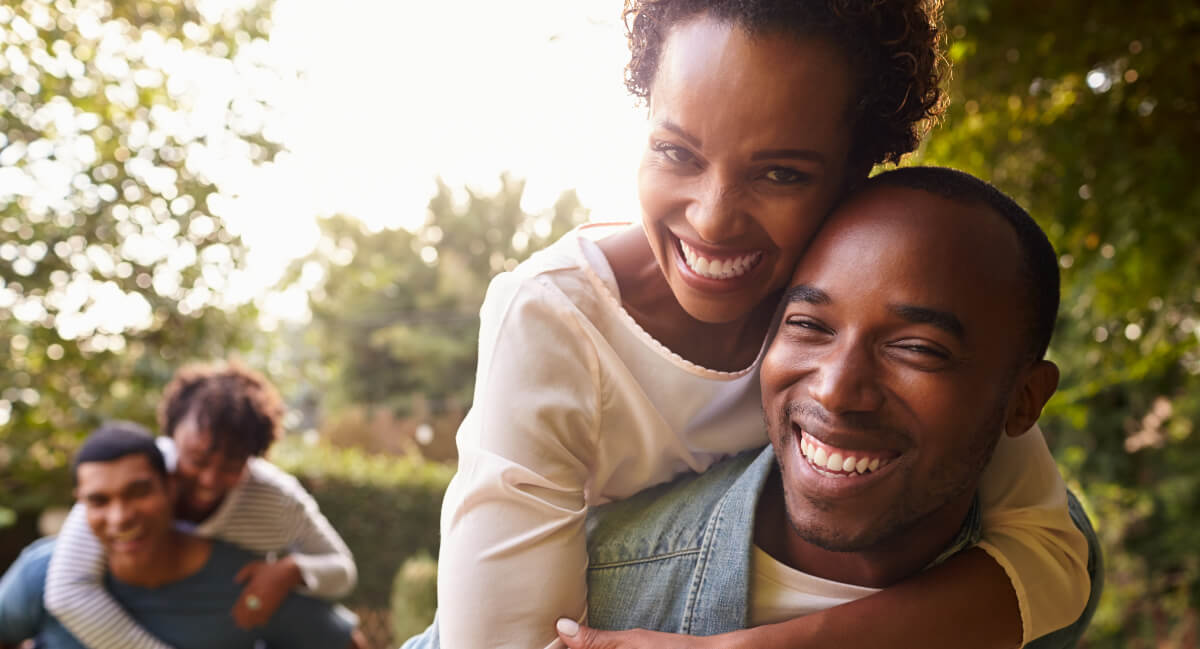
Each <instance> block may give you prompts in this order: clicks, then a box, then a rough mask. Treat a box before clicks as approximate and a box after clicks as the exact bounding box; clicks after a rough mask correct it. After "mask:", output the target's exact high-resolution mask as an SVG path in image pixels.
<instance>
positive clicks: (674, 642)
mask: <svg viewBox="0 0 1200 649" xmlns="http://www.w3.org/2000/svg"><path fill="white" fill-rule="evenodd" d="M555 629H556V630H557V631H558V637H559V638H560V639H562V641H563V642H564V643H566V645H567V646H568V647H570V649H732V648H733V647H734V646H735V644H736V643H734V644H731V643H728V642H725V641H724V640H722V638H728V636H691V635H678V634H674V633H662V632H659V631H647V630H645V629H632V630H630V631H601V630H599V629H593V628H591V627H589V626H585V625H582V624H577V623H576V622H575V621H574V620H571V619H570V618H560V619H559V621H558V624H556V625H555ZM571 631H574V633H573V634H572V635H567V633H568V632H571ZM730 635H732V634H730Z"/></svg>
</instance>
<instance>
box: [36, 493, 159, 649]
mask: <svg viewBox="0 0 1200 649" xmlns="http://www.w3.org/2000/svg"><path fill="white" fill-rule="evenodd" d="M105 571H106V565H105V557H104V548H103V546H101V545H100V541H99V540H97V539H96V537H95V535H93V534H92V530H91V528H89V527H88V524H87V514H86V513H85V511H84V506H83V505H80V504H76V505H75V506H74V507H72V508H71V513H70V514H69V515H68V516H67V519H66V521H65V522H64V523H63V526H62V529H61V530H60V531H59V533H58V541H56V544H55V547H54V554H53V556H52V557H51V559H50V566H49V568H48V569H47V572H46V596H45V605H46V610H47V611H48V612H49V613H50V614H51V615H53V616H54V617H55V618H57V619H58V621H59V622H61V623H62V625H63V626H64V627H66V628H67V630H68V631H70V632H71V633H72V634H73V635H74V636H75V637H76V638H78V639H79V641H80V642H82V643H83V644H84V645H86V646H88V647H90V648H91V649H170V646H169V645H166V644H164V643H163V642H161V641H160V640H158V639H157V638H155V637H154V636H152V635H150V633H149V632H147V631H146V630H145V629H143V628H142V627H141V626H139V625H138V623H137V622H135V621H134V619H133V618H131V617H129V614H128V613H126V612H125V609H123V608H121V605H120V604H118V603H117V602H116V600H114V599H113V598H112V595H110V594H109V592H108V591H107V590H105V588H104V584H103V579H104V573H105Z"/></svg>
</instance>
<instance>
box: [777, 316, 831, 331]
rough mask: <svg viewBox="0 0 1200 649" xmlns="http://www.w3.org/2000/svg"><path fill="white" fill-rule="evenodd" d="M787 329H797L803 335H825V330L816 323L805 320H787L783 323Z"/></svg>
mask: <svg viewBox="0 0 1200 649" xmlns="http://www.w3.org/2000/svg"><path fill="white" fill-rule="evenodd" d="M784 324H786V325H787V326H788V327H791V328H793V329H799V330H801V331H804V332H805V333H827V330H826V328H825V327H824V326H823V325H821V324H820V323H818V322H814V321H812V320H809V319H807V318H788V319H787V320H786V321H784Z"/></svg>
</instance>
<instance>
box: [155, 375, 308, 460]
mask: <svg viewBox="0 0 1200 649" xmlns="http://www.w3.org/2000/svg"><path fill="white" fill-rule="evenodd" d="M284 410H285V407H284V404H283V399H281V398H280V396H279V392H278V391H276V389H275V386H273V385H271V382H270V381H268V380H267V379H266V378H265V377H264V376H263V375H261V374H259V373H258V372H255V371H254V370H251V369H250V368H248V367H246V366H245V365H242V364H241V363H238V362H236V361H235V362H230V363H218V364H213V365H206V364H192V365H186V366H184V367H182V368H180V369H179V371H177V372H175V376H174V377H173V378H172V379H171V382H170V383H168V384H167V387H166V388H165V389H164V390H163V398H162V402H161V403H159V408H158V425H159V428H160V429H161V430H162V432H163V433H165V434H166V435H168V436H170V437H174V436H175V429H176V428H177V427H178V426H179V424H180V423H182V422H183V421H184V420H185V419H187V418H189V417H191V418H193V423H194V424H195V425H196V427H197V428H199V429H200V430H203V431H207V432H208V433H209V434H210V435H212V440H213V441H212V443H213V450H220V451H221V452H223V453H225V454H226V455H229V456H231V457H237V456H243V457H250V456H259V455H262V454H263V453H266V451H267V449H268V448H269V447H270V446H271V443H272V442H274V441H275V439H276V438H277V437H279V434H280V430H281V427H282V420H283V415H284Z"/></svg>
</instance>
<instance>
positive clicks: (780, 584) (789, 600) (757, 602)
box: [748, 545, 879, 626]
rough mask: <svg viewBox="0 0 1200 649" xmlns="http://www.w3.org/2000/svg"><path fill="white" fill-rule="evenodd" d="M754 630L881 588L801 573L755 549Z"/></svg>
mask: <svg viewBox="0 0 1200 649" xmlns="http://www.w3.org/2000/svg"><path fill="white" fill-rule="evenodd" d="M750 570H751V572H750V619H749V620H748V622H749V623H750V626H759V625H761V624H774V623H776V622H783V621H784V620H791V619H794V618H797V617H800V616H802V615H808V614H810V613H816V612H818V611H824V610H825V609H827V608H833V607H834V606H837V605H839V604H845V603H846V602H852V601H854V600H856V599H858V598H860V597H866V596H867V595H870V594H872V593H878V592H879V589H878V588H868V587H866V586H855V585H854V584H843V583H841V582H839V581H830V580H828V579H822V578H820V577H814V576H812V575H810V574H808V573H807V572H800V571H799V570H796V569H795V568H792V567H791V566H788V565H787V564H785V563H782V562H779V561H776V560H775V558H774V557H772V556H771V555H769V554H767V553H766V552H764V551H763V549H762V548H760V547H758V546H757V545H755V546H754V554H753V556H751V558H750Z"/></svg>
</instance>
